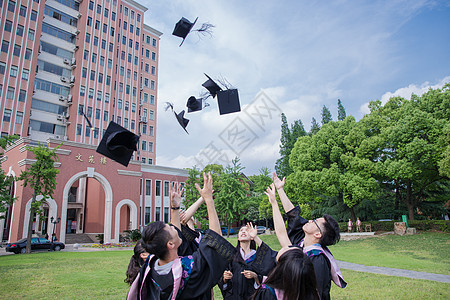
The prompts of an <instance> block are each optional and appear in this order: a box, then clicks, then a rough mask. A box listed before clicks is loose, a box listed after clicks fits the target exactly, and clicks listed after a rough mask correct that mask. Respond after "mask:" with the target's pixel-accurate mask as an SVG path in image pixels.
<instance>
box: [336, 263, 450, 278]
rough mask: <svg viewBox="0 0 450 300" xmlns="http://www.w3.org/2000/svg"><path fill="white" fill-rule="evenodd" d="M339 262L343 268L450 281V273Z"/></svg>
mask: <svg viewBox="0 0 450 300" xmlns="http://www.w3.org/2000/svg"><path fill="white" fill-rule="evenodd" d="M337 263H338V266H339V268H341V269H348V270H353V271H359V272H368V273H375V274H382V275H390V276H398V277H407V278H413V279H425V280H433V281H439V282H445V283H450V275H443V274H434V273H426V272H418V271H411V270H403V269H395V268H386V267H376V266H365V265H360V264H354V263H349V262H346V261H340V260H338V261H337Z"/></svg>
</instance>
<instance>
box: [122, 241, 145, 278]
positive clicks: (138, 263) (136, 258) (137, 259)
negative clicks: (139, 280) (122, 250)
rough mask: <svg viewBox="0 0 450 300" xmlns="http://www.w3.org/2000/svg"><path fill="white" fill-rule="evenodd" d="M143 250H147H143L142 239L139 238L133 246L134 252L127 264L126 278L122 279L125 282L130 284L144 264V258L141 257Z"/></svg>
mask: <svg viewBox="0 0 450 300" xmlns="http://www.w3.org/2000/svg"><path fill="white" fill-rule="evenodd" d="M145 252H147V251H146V250H145V248H144V246H142V240H139V241H138V242H137V243H136V246H134V254H133V255H132V256H131V258H130V263H129V264H128V269H127V272H126V275H127V278H126V279H125V280H124V281H125V282H126V283H128V284H130V285H131V284H132V283H133V281H134V280H135V279H136V276H137V274H138V273H139V270H140V269H141V267H142V265H143V264H144V260H143V259H142V257H141V254H142V253H145Z"/></svg>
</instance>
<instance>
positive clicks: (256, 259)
mask: <svg viewBox="0 0 450 300" xmlns="http://www.w3.org/2000/svg"><path fill="white" fill-rule="evenodd" d="M237 251H239V250H237ZM235 255H241V254H240V253H236V254H235ZM276 256H277V252H276V251H273V250H272V249H271V248H270V247H269V246H268V245H267V244H265V243H264V242H263V243H262V244H261V246H260V247H258V249H257V250H256V253H255V254H254V255H252V257H250V258H248V259H247V260H245V261H243V260H235V259H234V260H233V261H232V262H231V263H230V265H229V267H228V270H230V271H231V272H232V273H233V277H232V278H231V279H230V280H228V282H227V283H226V284H225V283H224V282H223V277H222V278H221V279H220V281H219V288H220V290H221V292H222V295H223V298H224V299H227V300H241V299H244V300H247V299H249V298H250V297H251V296H252V295H253V294H254V292H255V291H256V289H255V285H254V283H255V280H254V279H248V278H246V277H245V276H244V275H243V274H241V272H242V271H244V270H250V271H253V272H255V273H256V274H257V275H258V277H259V282H262V276H267V275H268V274H269V272H270V271H271V270H272V269H273V268H274V267H275V265H276Z"/></svg>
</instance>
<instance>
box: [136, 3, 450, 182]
mask: <svg viewBox="0 0 450 300" xmlns="http://www.w3.org/2000/svg"><path fill="white" fill-rule="evenodd" d="M138 2H139V3H140V4H142V5H144V6H146V7H148V11H147V12H146V13H145V23H146V24H147V25H149V26H151V27H153V28H155V29H157V30H158V31H160V32H162V33H163V35H162V36H161V40H160V49H159V70H158V72H159V73H158V87H157V88H158V97H157V101H158V111H157V132H156V137H157V140H156V164H157V165H162V166H170V167H178V168H191V167H193V166H194V165H195V166H197V167H198V168H200V169H202V168H203V167H204V166H205V165H207V164H208V163H220V164H223V165H227V164H229V163H231V160H232V159H233V158H235V157H239V159H240V162H241V164H242V166H244V167H245V170H244V173H245V174H246V175H255V174H259V170H260V169H261V168H262V167H267V168H268V169H269V170H274V166H275V162H276V160H277V159H278V158H279V157H280V155H279V145H280V137H281V118H280V115H281V113H282V112H283V113H285V115H286V116H287V120H288V123H289V124H291V123H293V122H294V121H295V120H301V121H302V122H303V125H304V127H305V129H306V130H309V129H310V126H311V120H312V118H313V117H314V118H315V119H316V120H317V121H318V122H320V120H321V111H322V108H323V106H324V105H325V106H327V107H328V109H329V110H330V111H331V114H332V117H333V119H334V120H336V119H337V101H338V99H340V100H341V102H342V104H343V105H344V107H345V110H346V113H347V115H352V116H354V117H355V118H356V119H357V120H359V119H361V118H362V117H363V116H364V114H367V113H368V112H369V110H368V108H367V106H368V103H369V102H370V101H373V100H382V101H383V102H384V103H385V102H386V101H387V100H388V99H389V98H390V97H392V96H396V95H399V96H402V97H405V98H408V99H409V98H410V96H411V93H414V94H417V95H421V94H422V93H424V92H426V91H428V89H429V88H430V87H431V88H440V87H442V86H443V85H444V84H445V83H447V82H450V33H449V32H450V2H449V1H427V0H414V1H409V0H386V1H375V0H370V1H369V0H367V1H363V0H361V1H346V0H339V1H311V0H308V1H304V0H297V1H295V0H291V1H270V0H260V1H238V0H228V1H218V0H208V1H204V0H171V1H167V0H153V1H150V0H145V1H144V0H139V1H138ZM181 17H185V18H187V19H188V20H190V21H191V22H193V21H194V20H195V18H197V17H198V21H197V23H196V24H195V25H194V28H193V29H194V30H195V29H198V28H200V26H201V24H202V23H210V24H213V25H214V26H215V27H214V28H213V32H212V36H208V35H206V36H199V35H198V34H197V32H191V33H190V34H189V35H188V36H187V38H186V40H185V41H184V43H183V45H182V46H181V47H179V44H180V42H181V38H179V37H176V36H173V35H172V31H173V29H174V26H175V24H176V23H177V22H178V21H179V20H180V19H181ZM204 73H206V74H208V75H209V76H211V77H212V78H213V79H214V80H216V81H220V82H227V83H228V87H232V88H237V89H238V92H239V100H240V104H241V112H238V113H232V114H227V115H219V111H218V107H217V100H216V99H212V98H209V99H208V100H207V102H208V103H209V104H210V106H209V107H206V108H204V109H203V110H202V111H201V112H195V113H186V114H185V117H186V118H187V119H189V120H190V121H189V124H188V126H187V131H188V132H189V134H187V133H186V132H185V131H184V130H183V129H182V128H181V126H179V125H178V122H177V120H176V118H175V116H174V114H173V113H172V112H171V111H170V110H169V111H165V109H164V107H165V105H164V103H165V102H166V101H169V102H171V103H173V104H174V111H176V112H177V113H179V112H180V111H182V110H186V111H187V108H186V102H187V99H188V98H189V97H190V96H196V97H199V96H200V95H201V94H202V93H204V92H205V91H206V90H205V88H203V87H202V83H203V82H205V81H206V80H207V78H206V77H205V75H204Z"/></svg>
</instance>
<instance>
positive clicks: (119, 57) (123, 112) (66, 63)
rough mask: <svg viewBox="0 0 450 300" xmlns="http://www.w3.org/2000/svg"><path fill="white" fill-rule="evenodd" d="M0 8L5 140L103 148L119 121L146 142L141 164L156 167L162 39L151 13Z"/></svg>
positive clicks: (110, 8) (107, 5)
mask: <svg viewBox="0 0 450 300" xmlns="http://www.w3.org/2000/svg"><path fill="white" fill-rule="evenodd" d="M0 5H1V11H2V13H1V19H0V20H1V22H0V26H1V28H2V29H3V30H2V31H1V42H2V46H1V55H0V79H1V81H0V95H1V99H2V102H1V111H2V112H3V114H2V115H3V117H2V120H1V132H2V135H5V134H17V135H19V136H24V137H30V138H31V139H33V140H40V141H45V140H46V139H47V138H49V137H52V138H56V139H61V140H69V141H75V142H81V143H85V144H92V145H97V144H98V143H99V139H101V137H102V133H104V131H105V130H106V128H107V126H108V124H109V121H115V122H116V123H118V124H120V125H122V126H123V127H125V128H127V129H129V130H130V131H133V132H135V133H136V134H138V135H140V141H139V151H138V152H137V153H136V155H135V157H134V159H137V160H140V161H142V162H143V163H148V164H154V163H155V140H156V117H157V116H156V99H157V86H158V80H157V78H158V77H157V75H158V54H159V53H158V47H159V38H160V36H161V35H162V33H161V32H159V31H157V30H156V29H153V28H152V27H150V26H148V25H145V24H144V13H145V11H146V10H147V8H146V7H144V6H142V5H140V4H139V3H137V2H135V1H132V0H123V1H120V0H119V1H117V0H111V1H107V0H103V1H95V2H94V1H88V0H84V1H82V0H81V1H80V0H77V1H75V0H47V1H42V0H41V1H22V2H20V1H12V0H11V1H8V0H3V1H0ZM85 116H86V117H85ZM91 125H92V127H91Z"/></svg>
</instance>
